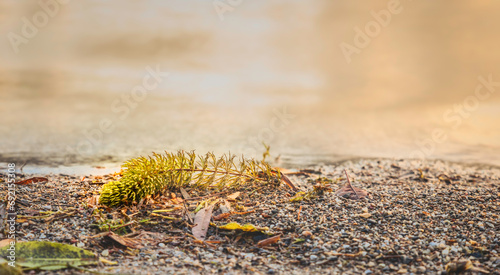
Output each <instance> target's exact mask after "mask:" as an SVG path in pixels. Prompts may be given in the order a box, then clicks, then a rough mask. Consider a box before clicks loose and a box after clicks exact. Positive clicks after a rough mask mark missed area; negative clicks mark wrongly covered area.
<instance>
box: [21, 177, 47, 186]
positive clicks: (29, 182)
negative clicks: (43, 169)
mask: <svg viewBox="0 0 500 275" xmlns="http://www.w3.org/2000/svg"><path fill="white" fill-rule="evenodd" d="M47 181H49V179H47V178H43V177H34V178H29V179H25V180H22V181H18V182H14V184H17V185H26V184H32V183H39V182H47Z"/></svg>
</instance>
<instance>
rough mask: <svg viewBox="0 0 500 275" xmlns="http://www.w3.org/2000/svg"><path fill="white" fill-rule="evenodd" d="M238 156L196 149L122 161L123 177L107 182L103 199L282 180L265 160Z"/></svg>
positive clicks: (130, 198)
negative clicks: (203, 152) (187, 188)
mask: <svg viewBox="0 0 500 275" xmlns="http://www.w3.org/2000/svg"><path fill="white" fill-rule="evenodd" d="M235 160H236V156H234V155H224V156H222V157H220V158H217V157H216V156H215V155H214V154H213V153H207V154H206V155H204V156H198V155H196V154H195V153H194V152H184V151H179V152H177V153H168V152H165V154H157V153H153V156H150V157H139V158H135V159H131V160H129V161H127V162H125V163H124V164H123V165H122V168H123V174H122V178H121V179H120V180H118V181H111V182H108V183H106V184H105V185H103V187H102V190H101V195H100V198H99V202H100V203H101V204H104V205H107V206H117V205H120V204H123V203H130V202H133V201H139V200H141V199H142V198H144V197H146V196H148V195H153V194H157V193H158V192H160V191H162V190H178V189H179V188H181V187H191V188H200V189H207V188H217V189H222V188H224V187H230V188H233V187H238V186H240V185H241V184H243V183H245V182H247V181H261V182H269V181H276V180H277V181H278V182H279V180H280V177H281V174H280V173H276V172H275V171H273V169H272V168H271V167H270V166H269V164H267V163H266V162H264V161H260V162H259V161H255V160H253V159H251V160H246V159H244V158H241V160H240V161H238V162H236V161H235Z"/></svg>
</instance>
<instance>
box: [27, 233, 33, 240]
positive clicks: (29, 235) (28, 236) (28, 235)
mask: <svg viewBox="0 0 500 275" xmlns="http://www.w3.org/2000/svg"><path fill="white" fill-rule="evenodd" d="M25 237H26V238H27V239H33V238H34V237H35V234H33V233H28V234H26V236H25Z"/></svg>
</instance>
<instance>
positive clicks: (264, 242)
mask: <svg viewBox="0 0 500 275" xmlns="http://www.w3.org/2000/svg"><path fill="white" fill-rule="evenodd" d="M279 240H280V235H277V236H274V237H271V238H267V239H264V240H262V241H260V242H258V243H257V246H258V247H264V246H268V245H271V244H275V243H277V242H278V241H279Z"/></svg>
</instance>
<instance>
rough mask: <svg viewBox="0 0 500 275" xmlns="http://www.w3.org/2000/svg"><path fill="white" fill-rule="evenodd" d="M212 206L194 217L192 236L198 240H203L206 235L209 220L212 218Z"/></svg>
mask: <svg viewBox="0 0 500 275" xmlns="http://www.w3.org/2000/svg"><path fill="white" fill-rule="evenodd" d="M213 209H214V205H213V204H211V205H209V206H207V207H205V208H203V209H201V210H200V211H198V213H196V215H195V216H194V223H195V224H196V225H195V226H194V227H193V236H195V237H196V238H197V239H199V240H202V241H203V240H204V239H205V236H206V235H207V230H208V227H209V226H210V219H211V218H212V211H213Z"/></svg>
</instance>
